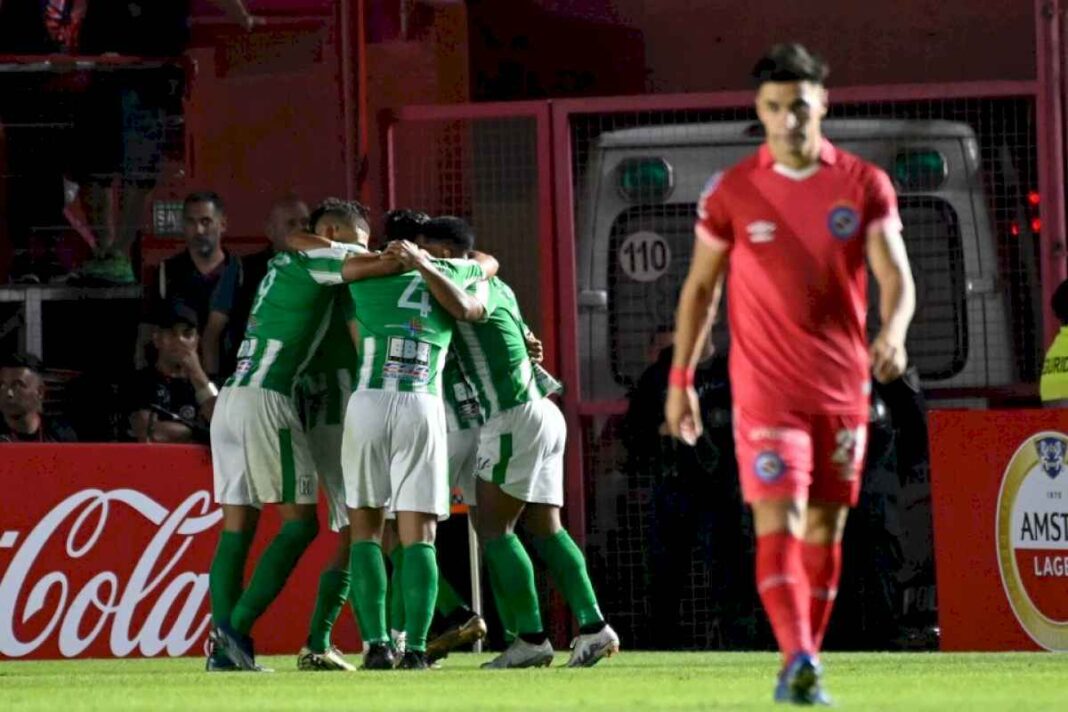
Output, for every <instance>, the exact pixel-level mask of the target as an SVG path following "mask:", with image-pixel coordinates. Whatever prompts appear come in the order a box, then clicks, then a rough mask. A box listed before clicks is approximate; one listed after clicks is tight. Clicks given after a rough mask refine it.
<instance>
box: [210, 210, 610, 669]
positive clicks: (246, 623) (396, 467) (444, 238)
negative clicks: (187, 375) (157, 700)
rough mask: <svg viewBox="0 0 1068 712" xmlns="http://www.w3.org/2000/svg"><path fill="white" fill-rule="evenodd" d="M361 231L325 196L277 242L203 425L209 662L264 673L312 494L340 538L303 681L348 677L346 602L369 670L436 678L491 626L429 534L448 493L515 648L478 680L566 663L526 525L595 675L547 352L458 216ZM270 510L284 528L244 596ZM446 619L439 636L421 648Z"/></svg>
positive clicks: (600, 643)
mask: <svg viewBox="0 0 1068 712" xmlns="http://www.w3.org/2000/svg"><path fill="white" fill-rule="evenodd" d="M370 232H371V231H370V226H369V222H368V219H367V211H366V209H365V208H364V207H363V206H361V205H360V204H358V203H356V202H346V201H340V200H336V199H330V200H327V201H325V202H324V203H323V204H322V205H320V206H319V207H318V208H317V209H316V210H314V211H313V212H312V214H311V216H310V218H309V230H308V232H307V233H304V232H300V233H294V234H291V235H289V236H288V237H287V238H286V243H285V249H284V250H282V251H280V252H279V253H278V254H277V255H276V256H275V257H274V258H273V259H272V260H271V262H270V264H269V268H268V271H267V274H266V276H265V277H264V278H263V281H262V282H261V283H260V285H259V289H258V291H257V293H256V297H255V301H254V303H253V306H252V310H251V316H250V318H249V324H248V327H247V329H246V333H245V338H244V340H243V342H242V344H241V347H240V349H239V352H238V360H237V367H236V369H235V372H234V374H233V376H231V377H230V378H229V379H228V380H227V381H226V384H225V386H224V387H223V389H222V391H221V392H220V394H219V397H218V401H217V403H216V407H215V412H214V415H213V418H212V422H211V447H212V463H213V467H214V473H215V497H216V500H217V501H218V502H219V504H220V505H221V506H222V510H223V531H222V533H221V535H220V539H219V544H218V548H217V550H216V553H215V558H214V560H213V562H212V566H211V572H210V588H211V607H212V622H213V626H212V632H211V642H212V643H213V645H212V649H211V651H210V652H209V657H208V661H207V669H208V670H210V671H222V670H248V671H262V670H263V668H262V667H260V666H259V665H257V663H256V659H255V651H254V646H253V641H252V637H251V635H250V632H251V630H252V627H253V625H254V624H255V622H256V620H257V619H258V618H259V617H260V616H261V615H262V614H263V612H264V611H265V610H266V609H267V607H268V606H269V605H270V604H271V602H272V601H274V599H275V598H276V597H277V596H278V594H279V593H280V591H281V589H282V587H283V586H284V585H285V582H286V579H287V578H288V577H289V575H290V573H291V572H292V571H293V569H294V568H295V567H296V565H297V562H298V561H299V559H300V557H301V555H302V554H303V553H304V551H305V550H306V549H307V547H308V545H309V544H310V543H311V542H312V540H313V539H314V538H315V536H316V535H317V534H318V530H319V526H318V521H317V516H316V509H317V507H316V502H317V499H318V489H319V487H320V486H321V487H322V489H323V491H324V494H325V497H326V500H327V503H328V507H329V518H330V528H331V530H332V531H334V532H337V533H338V535H339V536H338V543H337V549H336V552H335V554H334V556H333V557H332V558H331V560H330V561H328V562H327V565H326V567H325V569H324V570H323V572H322V574H321V576H320V580H319V587H318V592H317V598H316V606H315V610H314V613H313V615H312V619H311V621H310V623H309V634H308V638H307V643H306V645H305V647H304V648H303V649H302V650H301V651H300V654H299V655H298V667H299V668H300V669H306V670H354V669H355V666H353V665H352V664H351V663H349V662H348V661H346V660H345V659H344V657H342V655H341V653H340V652H339V651H338V650H337V649H336V648H335V647H334V646H333V645H332V644H331V642H330V631H331V629H332V626H333V624H334V621H335V620H336V619H337V617H338V615H340V613H341V610H342V609H343V607H344V604H345V602H346V601H349V602H350V603H351V606H352V610H353V611H354V613H355V615H356V620H357V623H358V625H359V629H360V633H361V637H362V639H363V641H364V644H365V652H364V656H363V665H362V667H363V668H365V669H371V670H383V669H393V668H399V669H410V670H420V669H427V668H428V667H430V666H431V665H432V664H434V662H435V661H436V660H437V659H440V658H442V657H444V656H445V655H447V653H448V652H449V651H450V650H451V649H453V648H455V647H458V646H461V645H466V644H469V643H471V642H474V641H475V640H478V639H480V638H482V637H484V636H485V635H486V624H485V621H484V620H483V619H482V618H481V617H480V616H479V615H478V614H476V613H474V612H472V611H471V610H470V609H469V608H467V606H465V605H463V604H462V601H461V600H460V599H459V597H458V596H457V594H456V593H455V590H454V589H453V588H452V587H451V586H450V585H449V584H448V583H447V582H446V581H445V580H444V579H442V578H440V577H439V572H438V564H437V555H436V551H435V547H434V539H435V534H436V528H437V523H438V521H440V520H443V519H445V518H446V517H448V515H449V509H450V489H451V487H450V485H451V486H452V487H458V488H460V489H461V491H462V492H463V495H464V500H465V501H466V502H467V503H468V505H469V511H470V516H471V517H472V521H473V522H474V523H475V527H476V530H477V532H478V535H479V539H480V543H481V546H482V549H483V551H484V556H485V559H486V563H487V567H488V571H489V580H490V583H491V589H492V591H493V594H494V598H495V601H496V604H497V608H498V611H499V613H500V617H501V622H502V624H503V626H504V629H505V637H506V639H507V640H510V644H509V645H508V647H507V648H506V649H505V651H504V652H503V653H501V654H500V655H499V656H497V657H496V658H495V659H493V660H492V661H490V662H488V663H486V665H484V667H489V668H512V667H520V668H521V667H533V666H547V665H549V664H551V663H552V661H553V648H552V645H551V644H550V642H549V640H548V637H547V635H546V633H545V630H544V626H543V623H542V617H541V612H540V610H539V605H538V596H537V591H536V589H535V583H534V569H533V564H532V562H531V559H530V556H529V555H528V553H527V551H526V549H525V547H524V546H523V544H522V543H521V542H520V540H519V538H518V537H517V536H516V534H515V527H516V526H517V524H518V522H519V520H520V519H523V523H524V526H525V528H526V529H527V531H528V532H529V534H530V536H531V541H532V542H533V545H534V546H535V548H536V549H537V550H538V553H539V554H540V555H541V557H542V558H543V560H544V561H545V564H546V566H547V568H548V570H549V572H550V574H551V576H552V578H553V580H554V582H555V583H556V585H557V586H558V588H559V589H560V591H561V592H562V594H563V596H564V598H565V600H566V601H567V602H568V604H569V605H570V607H571V609H572V611H573V612H574V614H575V615H576V617H577V619H578V623H579V626H580V628H579V635H578V636H577V638H576V639H575V641H574V643H573V645H572V651H571V656H570V659H569V660H568V662H567V665H568V666H572V667H580V666H591V665H594V664H596V663H597V662H598V661H599V660H601V659H602V658H604V657H606V656H609V655H612V654H613V653H615V652H616V651H618V649H619V638H618V636H617V635H616V633H615V631H613V630H612V628H611V627H610V626H609V625H608V624H607V623H606V622H605V620H604V617H603V616H602V615H601V612H600V609H599V607H598V604H597V598H596V595H595V594H594V591H593V587H592V585H591V583H590V579H589V575H588V573H587V571H586V562H585V559H584V558H583V555H582V553H581V551H580V550H579V548H578V547H577V546H576V544H575V542H574V541H573V540H572V539H571V537H570V535H569V534H568V533H567V531H566V530H565V529H564V528H563V527H562V525H561V522H560V508H561V506H562V505H563V461H564V460H563V456H564V445H565V440H566V427H565V424H564V419H563V416H562V415H561V413H560V411H559V409H558V408H557V407H556V405H555V404H553V403H552V401H550V400H549V399H548V396H550V395H552V393H554V392H555V391H556V390H558V389H559V384H558V383H557V382H556V381H555V379H553V378H552V376H550V375H549V374H548V373H547V372H546V371H545V370H544V369H543V368H542V367H541V366H540V365H539V363H538V362H539V361H540V359H541V344H540V342H539V341H538V340H537V338H536V337H535V336H534V335H533V334H532V332H531V331H530V329H529V328H528V327H527V325H526V323H525V322H524V321H523V317H522V314H521V313H520V310H519V305H518V303H517V302H516V298H515V295H514V293H513V292H512V290H511V288H509V286H508V285H507V284H506V283H505V282H504V281H503V280H501V279H500V278H499V277H497V276H496V275H497V270H498V264H497V261H496V260H495V259H494V258H493V257H492V256H490V255H486V254H483V253H480V252H476V251H475V250H474V234H473V232H472V230H471V229H470V227H469V226H468V225H467V224H466V223H465V222H464V221H463V220H461V219H459V218H456V217H451V216H442V217H437V218H433V219H431V218H430V217H428V216H427V215H425V214H423V213H418V212H414V211H396V212H393V213H390V214H389V215H388V216H387V220H386V240H387V242H388V244H387V245H386V247H385V249H383V250H382V251H379V252H376V251H372V250H370V249H369V248H368V243H369V240H370ZM264 504H272V505H274V506H276V507H277V509H278V511H279V513H280V515H281V519H282V526H281V528H280V530H279V531H278V533H277V534H276V535H275V536H274V538H273V539H272V540H271V542H270V544H269V545H268V546H267V548H266V549H265V550H264V552H263V554H262V556H261V557H260V559H259V560H258V561H257V563H256V566H255V569H254V571H253V574H252V576H251V578H250V579H249V581H248V583H247V585H245V584H244V580H243V571H244V568H245V563H246V560H247V558H248V553H249V548H250V544H251V541H252V538H253V535H254V533H255V531H256V526H257V523H258V519H259V512H260V510H261V508H262V506H263V505H264ZM387 554H388V558H389V559H390V562H391V564H392V575H391V577H390V576H388V575H387V566H386V558H387ZM391 582H392V591H391V590H390V589H391ZM387 599H388V605H387ZM436 607H437V609H438V610H441V611H442V612H443V613H445V614H446V622H447V624H448V625H447V627H446V629H445V631H444V632H443V633H442V634H441V635H440V636H438V637H437V638H435V639H433V640H430V641H428V639H427V638H428V632H429V629H430V624H431V620H432V618H433V615H434V612H435V608H436ZM450 609H451V610H450ZM387 614H388V615H387Z"/></svg>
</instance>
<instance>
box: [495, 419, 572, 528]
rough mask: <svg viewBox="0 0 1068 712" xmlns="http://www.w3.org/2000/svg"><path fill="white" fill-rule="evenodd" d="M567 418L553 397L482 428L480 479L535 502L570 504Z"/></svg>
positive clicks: (524, 499)
mask: <svg viewBox="0 0 1068 712" xmlns="http://www.w3.org/2000/svg"><path fill="white" fill-rule="evenodd" d="M566 442H567V425H566V423H565V422H564V415H563V413H561V412H560V409H559V408H557V407H556V404H555V403H553V402H552V401H551V400H549V399H548V398H539V399H538V400H535V401H531V402H529V403H524V404H523V405H519V406H516V407H515V408H509V409H508V410H506V411H504V412H503V413H498V414H497V415H495V416H493V417H492V418H490V419H489V420H488V421H486V423H485V424H484V425H483V426H482V432H481V434H480V436H479V443H478V467H477V470H476V474H477V475H478V477H479V478H481V479H483V480H486V481H487V482H492V483H494V484H496V485H499V486H500V488H501V489H502V490H504V492H505V494H508V495H511V496H512V497H515V498H516V499H518V500H521V501H523V502H529V503H532V504H551V505H555V506H557V507H562V506H564V446H565V444H566Z"/></svg>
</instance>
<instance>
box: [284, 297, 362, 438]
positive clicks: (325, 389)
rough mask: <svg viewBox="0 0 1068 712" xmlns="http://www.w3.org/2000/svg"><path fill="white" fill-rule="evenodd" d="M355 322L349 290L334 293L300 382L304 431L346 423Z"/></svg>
mask: <svg viewBox="0 0 1068 712" xmlns="http://www.w3.org/2000/svg"><path fill="white" fill-rule="evenodd" d="M355 319H356V312H355V309H353V306H352V295H350V294H349V291H348V290H347V289H335V290H334V305H333V308H332V310H331V313H330V323H329V324H328V325H327V327H326V333H324V334H323V338H322V341H320V342H319V347H318V348H316V349H315V353H314V354H313V355H312V357H311V360H310V361H309V362H308V365H307V367H305V369H304V372H303V373H302V374H300V376H299V377H298V379H297V390H296V397H297V401H298V403H300V406H301V408H300V412H301V417H302V418H303V419H304V427H305V428H308V429H310V428H315V427H319V426H321V425H342V424H343V422H344V420H345V404H346V403H347V402H348V397H349V394H350V393H352V388H353V386H354V385H355V384H356V358H357V356H356V345H355V344H354V343H352V335H351V334H350V333H349V322H351V321H355Z"/></svg>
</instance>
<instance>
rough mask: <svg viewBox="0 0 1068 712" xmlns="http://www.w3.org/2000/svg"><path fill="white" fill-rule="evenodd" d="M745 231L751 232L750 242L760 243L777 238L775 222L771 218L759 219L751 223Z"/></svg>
mask: <svg viewBox="0 0 1068 712" xmlns="http://www.w3.org/2000/svg"><path fill="white" fill-rule="evenodd" d="M745 231H746V232H748V233H749V242H751V243H753V244H754V245H759V244H761V243H764V242H771V241H772V240H774V239H775V223H773V222H771V221H770V220H757V221H756V222H751V223H749V224H748V225H747V226H746V228H745Z"/></svg>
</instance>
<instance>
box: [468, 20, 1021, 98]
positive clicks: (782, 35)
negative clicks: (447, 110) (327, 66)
mask: <svg viewBox="0 0 1068 712" xmlns="http://www.w3.org/2000/svg"><path fill="white" fill-rule="evenodd" d="M468 7H469V12H470V15H471V24H472V33H471V38H472V47H471V56H472V74H473V75H474V76H475V77H483V83H484V84H488V85H489V86H495V84H499V83H500V82H501V81H503V80H504V79H505V78H506V76H507V74H506V72H507V67H508V66H509V65H507V64H505V65H504V69H503V70H502V68H501V66H499V65H501V55H502V54H503V55H507V59H508V60H509V61H510V62H514V63H518V64H520V65H521V66H522V68H523V71H524V75H525V76H527V77H532V79H528V81H527V84H528V85H529V86H533V87H534V88H535V89H536V90H538V89H548V90H549V93H550V94H551V95H554V96H564V95H587V96H590V95H598V94H599V95H611V94H619V93H639V92H647V93H674V92H695V91H719V90H724V89H745V88H747V87H748V84H747V79H746V77H747V76H748V72H749V69H750V67H751V66H752V63H753V61H754V59H755V58H756V57H758V56H759V55H760V53H761V52H763V51H764V50H765V49H766V48H767V47H768V46H769V45H771V44H773V43H775V42H782V41H787V40H797V41H800V42H802V43H805V44H808V45H809V46H810V47H811V48H813V49H815V50H817V51H819V52H820V53H822V54H823V55H824V56H825V57H827V59H828V60H829V61H830V63H831V66H832V68H833V72H832V75H831V82H832V85H839V86H863V85H873V84H895V83H921V82H956V81H973V80H974V81H978V80H991V79H1033V78H1034V77H1035V73H1036V68H1035V53H1034V48H1035V4H1034V3H1033V2H1029V1H1028V0H974V2H968V1H961V0H957V1H956V2H917V1H915V0H914V1H912V2H895V3H877V2H876V3H858V2H855V0H812V1H811V2H805V3H784V2H782V1H781V0H752V1H751V2H744V3H737V2H704V3H700V2H691V1H690V0H586V1H584V2H578V1H577V0H518V1H515V2H508V3H496V2H489V1H485V0H483V1H481V2H479V1H475V0H471V1H469V2H468ZM561 27H564V28H567V27H576V28H582V32H583V33H584V34H583V35H582V36H583V40H584V41H580V42H576V43H565V42H560V41H559V32H560V28H561ZM476 30H477V31H476ZM626 32H629V33H631V34H632V36H633V37H632V38H629V39H628V38H624V37H623V36H622V35H623V34H625V33H626ZM502 44H503V45H504V46H502ZM569 78H570V79H576V78H577V79H580V80H581V81H582V85H581V86H578V87H576V86H572V85H569V84H568V79H569ZM516 88H517V89H518V88H519V87H516ZM536 96H539V95H538V94H528V95H526V97H523V96H515V97H507V96H495V95H486V96H482V95H479V98H486V99H502V98H534V97H536Z"/></svg>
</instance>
